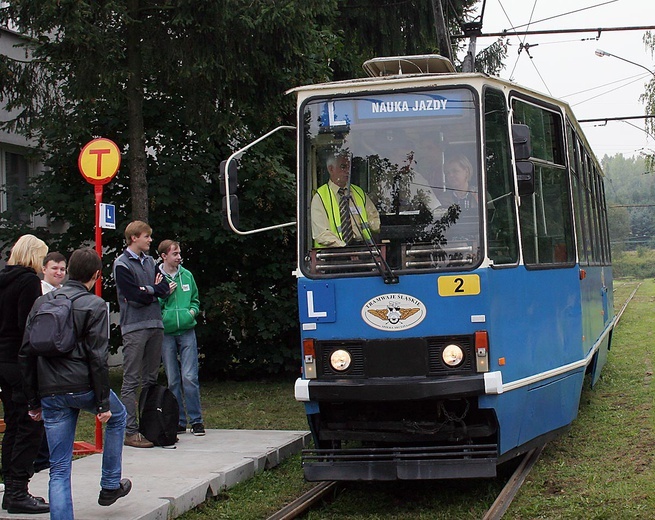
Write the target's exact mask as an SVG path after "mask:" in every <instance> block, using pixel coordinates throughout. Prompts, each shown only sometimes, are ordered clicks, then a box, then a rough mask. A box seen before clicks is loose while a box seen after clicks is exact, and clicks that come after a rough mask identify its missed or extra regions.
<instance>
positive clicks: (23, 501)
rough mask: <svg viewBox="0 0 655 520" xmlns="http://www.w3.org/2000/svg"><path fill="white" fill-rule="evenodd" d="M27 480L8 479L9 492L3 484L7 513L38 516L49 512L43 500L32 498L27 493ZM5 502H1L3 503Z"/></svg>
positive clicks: (48, 507)
mask: <svg viewBox="0 0 655 520" xmlns="http://www.w3.org/2000/svg"><path fill="white" fill-rule="evenodd" d="M28 483H29V480H21V479H15V478H13V479H10V481H9V484H10V487H9V492H7V487H6V485H7V484H5V497H6V498H7V500H6V505H7V512H8V513H12V514H16V513H22V514H38V513H48V512H50V506H49V505H48V504H47V503H46V502H45V500H44V499H43V498H40V497H39V498H37V497H33V496H32V495H30V494H29V492H28V491H27V484H28ZM4 502H5V501H4V500H3V503H4Z"/></svg>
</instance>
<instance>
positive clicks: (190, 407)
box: [157, 240, 205, 435]
mask: <svg viewBox="0 0 655 520" xmlns="http://www.w3.org/2000/svg"><path fill="white" fill-rule="evenodd" d="M157 251H158V252H159V256H160V257H161V260H162V262H161V264H160V265H159V270H160V271H161V273H162V274H163V275H164V277H165V278H166V280H167V281H168V284H169V286H170V288H171V292H170V295H169V296H168V298H165V299H162V298H160V299H159V303H160V305H161V313H162V319H163V321H164V341H163V343H162V349H161V357H162V361H163V363H164V370H166V377H167V378H168V388H170V389H171V391H172V392H173V394H174V395H175V397H176V398H177V403H178V405H179V407H180V419H179V423H178V429H177V432H178V433H185V432H186V428H187V424H190V425H191V432H192V433H193V434H194V435H205V427H204V425H203V422H202V412H201V411H200V384H199V383H198V342H197V340H196V332H195V330H194V327H195V326H196V317H197V316H198V312H199V311H200V300H199V299H198V287H197V286H196V281H195V279H194V278H193V275H192V274H191V271H189V270H188V269H185V268H184V267H182V266H181V265H180V264H181V263H182V252H181V250H180V244H179V242H176V241H174V240H164V241H162V242H161V243H160V244H159V247H158V248H157ZM178 358H179V359H178ZM185 405H186V410H185ZM187 414H188V416H189V421H188V423H187Z"/></svg>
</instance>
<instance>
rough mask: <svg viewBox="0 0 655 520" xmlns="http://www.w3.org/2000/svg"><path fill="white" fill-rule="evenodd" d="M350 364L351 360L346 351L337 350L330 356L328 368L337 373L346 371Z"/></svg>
mask: <svg viewBox="0 0 655 520" xmlns="http://www.w3.org/2000/svg"><path fill="white" fill-rule="evenodd" d="M351 362H352V358H351V357H350V352H348V351H347V350H342V349H339V350H335V351H334V352H332V354H330V366H331V367H332V368H333V369H334V370H336V371H337V372H343V371H344V370H348V367H349V366H350V363H351Z"/></svg>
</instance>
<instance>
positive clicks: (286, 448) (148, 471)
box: [0, 430, 310, 520]
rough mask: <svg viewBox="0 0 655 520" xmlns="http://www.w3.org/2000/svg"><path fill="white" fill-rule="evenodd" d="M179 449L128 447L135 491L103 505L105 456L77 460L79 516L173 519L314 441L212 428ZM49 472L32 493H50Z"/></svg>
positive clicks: (292, 434) (126, 473) (126, 463)
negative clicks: (100, 500)
mask: <svg viewBox="0 0 655 520" xmlns="http://www.w3.org/2000/svg"><path fill="white" fill-rule="evenodd" d="M179 439H180V440H179V442H178V443H177V444H176V445H175V449H167V448H159V447H155V448H149V449H142V448H131V447H127V446H126V447H124V449H123V477H124V478H129V479H130V480H132V486H133V487H132V491H131V493H130V494H129V495H128V496H126V497H125V498H121V499H119V500H118V501H117V502H116V503H115V504H114V505H112V506H109V507H101V506H99V505H98V493H99V492H100V466H101V460H102V455H101V454H94V455H88V456H86V457H83V458H81V459H78V460H75V461H74V462H73V480H72V483H73V503H74V508H75V518H76V520H103V519H107V520H110V519H115V520H137V519H138V520H168V519H172V518H176V517H178V516H180V515H181V514H182V513H184V512H186V511H188V510H189V509H192V508H193V507H195V506H197V505H198V504H200V503H202V502H204V501H205V500H206V499H207V498H208V497H210V496H213V495H217V494H218V493H219V492H220V491H222V490H225V489H228V488H230V487H232V486H234V485H235V484H237V483H239V482H242V481H244V480H247V479H249V478H251V477H252V476H253V475H255V474H257V473H259V472H261V471H264V470H265V469H269V468H272V467H274V466H276V465H278V464H279V463H280V462H281V461H282V460H284V459H285V458H286V457H288V456H290V455H292V454H295V453H297V452H299V451H300V450H301V449H302V448H304V447H306V446H307V445H308V444H309V440H310V435H309V433H308V432H303V431H278V430H256V431H255V430H207V435H205V436H204V437H195V436H193V435H192V434H190V433H185V434H183V435H180V436H179ZM48 479H49V476H48V472H47V471H42V472H40V473H37V474H36V475H34V478H33V479H32V481H31V482H30V492H31V493H32V494H33V495H37V496H43V497H47V496H48ZM49 516H50V515H49V514H47V513H44V514H41V515H12V514H9V513H7V512H6V511H4V510H1V509H0V519H5V518H6V519H17V518H20V519H26V520H28V519H38V518H49Z"/></svg>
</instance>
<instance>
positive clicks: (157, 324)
mask: <svg viewBox="0 0 655 520" xmlns="http://www.w3.org/2000/svg"><path fill="white" fill-rule="evenodd" d="M151 234H152V228H151V227H150V226H149V225H148V224H146V223H145V222H141V221H140V220H135V221H134V222H130V223H129V224H128V225H127V227H126V228H125V240H126V242H127V248H126V249H125V251H124V252H123V254H121V255H120V256H119V257H118V258H117V259H116V260H115V261H114V280H115V281H116V290H117V292H118V304H119V307H120V327H121V334H122V335H123V386H122V388H121V399H122V401H123V404H124V405H125V409H126V410H127V426H126V428H125V445H126V446H132V447H134V448H152V446H153V444H152V442H150V441H149V440H147V439H146V438H144V437H143V436H142V435H141V434H140V433H139V424H138V421H137V409H138V404H137V403H138V396H137V390H138V388H139V386H141V388H142V389H143V388H146V387H149V386H153V385H155V384H157V373H158V372H159V365H160V363H161V344H162V340H163V338H164V324H163V322H162V319H161V309H160V307H159V300H158V297H159V298H165V297H167V296H168V294H169V291H170V288H169V286H168V282H167V281H166V279H165V278H164V277H163V276H162V274H161V273H160V272H159V270H158V269H157V268H156V266H155V261H154V259H153V258H152V257H151V256H150V255H148V254H147V252H148V251H149V250H150V243H151V242H152V237H151ZM142 376H143V381H141V378H142Z"/></svg>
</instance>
